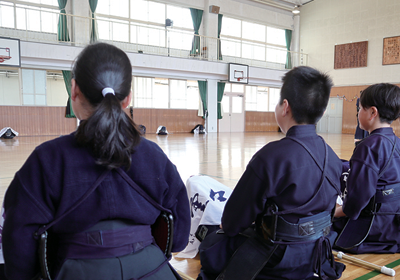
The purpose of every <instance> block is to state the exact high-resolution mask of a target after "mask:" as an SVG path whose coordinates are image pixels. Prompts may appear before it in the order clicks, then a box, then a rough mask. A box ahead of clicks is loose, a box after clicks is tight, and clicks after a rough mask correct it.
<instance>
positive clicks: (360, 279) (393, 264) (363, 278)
mask: <svg viewBox="0 0 400 280" xmlns="http://www.w3.org/2000/svg"><path fill="white" fill-rule="evenodd" d="M398 265H400V259H398V260H397V261H394V262H391V263H389V264H387V265H385V266H386V267H388V268H394V267H396V266H398ZM379 274H381V273H380V272H378V271H372V272H370V273H367V274H365V275H363V276H360V277H358V278H355V279H354V280H367V279H371V278H373V277H375V276H377V275H379Z"/></svg>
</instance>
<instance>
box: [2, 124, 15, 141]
mask: <svg viewBox="0 0 400 280" xmlns="http://www.w3.org/2000/svg"><path fill="white" fill-rule="evenodd" d="M15 136H18V132H16V131H15V130H14V129H12V128H11V127H4V128H2V129H1V130H0V138H4V139H13V138H14V137H15Z"/></svg>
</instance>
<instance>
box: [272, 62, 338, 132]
mask: <svg viewBox="0 0 400 280" xmlns="http://www.w3.org/2000/svg"><path fill="white" fill-rule="evenodd" d="M282 81H283V85H282V89H281V97H280V101H279V102H280V104H282V102H283V100H284V99H286V100H287V101H288V102H289V105H290V108H291V112H292V116H293V119H294V120H295V121H296V123H298V124H315V123H317V122H318V121H319V119H320V118H321V117H322V115H323V114H324V112H325V109H326V106H327V105H328V101H329V96H330V92H331V88H332V86H333V83H332V80H331V78H330V77H329V76H328V75H326V74H323V73H321V72H319V71H318V70H316V69H313V68H311V67H307V66H299V67H296V68H293V69H292V70H290V71H289V72H287V73H286V74H285V76H284V77H283V78H282Z"/></svg>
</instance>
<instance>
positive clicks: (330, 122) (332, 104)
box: [317, 97, 343, 133]
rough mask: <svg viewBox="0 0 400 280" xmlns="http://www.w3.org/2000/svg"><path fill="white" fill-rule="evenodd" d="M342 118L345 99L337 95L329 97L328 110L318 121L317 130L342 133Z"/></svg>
mask: <svg viewBox="0 0 400 280" xmlns="http://www.w3.org/2000/svg"><path fill="white" fill-rule="evenodd" d="M342 118H343V100H342V99H339V98H337V97H332V98H329V102H328V106H327V107H326V111H325V113H324V115H323V116H322V118H321V119H320V120H319V122H318V123H317V132H320V133H342Z"/></svg>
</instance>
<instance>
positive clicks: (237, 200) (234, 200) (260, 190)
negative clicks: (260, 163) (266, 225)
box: [221, 165, 266, 236]
mask: <svg viewBox="0 0 400 280" xmlns="http://www.w3.org/2000/svg"><path fill="white" fill-rule="evenodd" d="M265 189H266V187H265V184H263V182H262V181H261V179H260V178H259V177H258V176H257V175H256V174H255V172H254V171H253V169H252V168H251V167H250V165H249V166H247V168H246V170H245V172H244V173H243V175H242V177H241V178H240V180H239V182H238V184H237V185H236V187H235V189H234V190H233V192H232V194H231V196H230V197H229V199H228V201H227V202H226V205H225V209H224V212H223V214H222V219H221V221H222V228H223V230H224V232H225V233H226V234H227V235H228V236H234V235H237V234H238V233H239V232H241V231H243V230H245V229H246V228H248V227H249V226H250V225H251V224H252V223H253V222H254V221H255V219H256V217H257V215H258V214H260V213H262V211H263V210H264V205H265V203H266V198H265Z"/></svg>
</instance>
